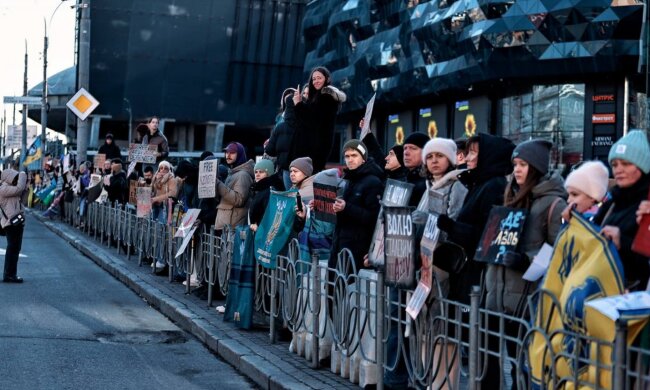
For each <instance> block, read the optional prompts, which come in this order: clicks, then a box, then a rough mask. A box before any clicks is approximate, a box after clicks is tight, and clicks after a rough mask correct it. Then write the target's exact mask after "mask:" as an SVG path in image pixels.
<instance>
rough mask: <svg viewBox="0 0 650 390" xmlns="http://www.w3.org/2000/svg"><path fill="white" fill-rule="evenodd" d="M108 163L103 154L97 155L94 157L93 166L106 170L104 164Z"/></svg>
mask: <svg viewBox="0 0 650 390" xmlns="http://www.w3.org/2000/svg"><path fill="white" fill-rule="evenodd" d="M105 161H106V155H105V154H103V153H97V154H96V155H95V157H93V166H94V167H96V168H99V169H104V162H105Z"/></svg>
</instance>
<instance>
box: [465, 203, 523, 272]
mask: <svg viewBox="0 0 650 390" xmlns="http://www.w3.org/2000/svg"><path fill="white" fill-rule="evenodd" d="M527 215H528V210H525V209H515V208H511V207H504V206H495V207H493V208H492V210H491V211H490V215H489V216H488V220H487V224H486V225H485V229H484V230H483V235H482V236H481V241H479V244H478V248H477V249H476V254H475V255H474V260H476V261H480V262H484V263H490V264H503V256H504V255H505V253H506V252H515V251H516V250H517V245H518V244H519V241H520V239H521V233H522V232H523V230H524V223H525V222H526V217H527Z"/></svg>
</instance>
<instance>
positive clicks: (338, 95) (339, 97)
mask: <svg viewBox="0 0 650 390" xmlns="http://www.w3.org/2000/svg"><path fill="white" fill-rule="evenodd" d="M322 93H326V94H328V95H331V96H332V97H333V98H334V100H336V101H337V102H339V103H344V102H345V100H346V99H347V96H346V95H345V93H344V92H342V91H341V90H339V89H338V88H336V87H334V86H332V85H328V86H326V87H323V90H322Z"/></svg>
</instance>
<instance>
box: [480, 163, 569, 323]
mask: <svg viewBox="0 0 650 390" xmlns="http://www.w3.org/2000/svg"><path fill="white" fill-rule="evenodd" d="M479 156H480V151H479ZM479 159H480V157H479ZM566 198H567V193H566V191H565V189H564V181H563V180H562V178H561V177H559V176H557V175H553V176H548V175H547V176H546V177H544V178H543V179H542V180H541V181H540V182H539V183H538V184H537V185H536V186H535V187H533V189H532V199H531V200H532V202H531V204H530V209H529V213H528V217H527V218H526V222H525V223H524V229H523V231H522V236H521V240H520V241H519V246H518V251H519V252H520V253H522V254H523V255H525V266H526V267H525V268H524V269H523V270H519V269H513V268H507V267H505V266H503V265H496V264H489V265H488V266H487V271H486V273H485V287H486V290H487V297H486V305H487V309H488V310H495V311H499V312H501V313H506V314H511V315H519V314H521V310H523V307H524V306H525V304H526V298H527V296H528V295H529V294H531V293H532V292H533V290H534V289H535V287H534V286H533V285H532V284H531V283H530V282H527V281H525V280H524V279H523V276H524V271H525V269H526V268H527V266H528V265H530V262H531V261H532V259H533V258H534V257H535V256H536V255H537V252H539V250H540V248H541V247H542V245H544V243H547V244H549V245H551V246H553V244H554V243H555V239H556V238H557V235H558V233H559V232H560V229H561V228H562V210H564V209H565V208H566V206H567V203H566ZM558 199H559V200H558ZM554 203H555V205H554V206H553V204H554ZM551 207H553V209H552V210H551ZM549 221H550V224H549Z"/></svg>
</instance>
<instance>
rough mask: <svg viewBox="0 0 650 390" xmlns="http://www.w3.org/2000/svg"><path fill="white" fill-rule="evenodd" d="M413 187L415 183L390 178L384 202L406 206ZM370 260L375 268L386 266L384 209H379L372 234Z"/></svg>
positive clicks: (387, 204)
mask: <svg viewBox="0 0 650 390" xmlns="http://www.w3.org/2000/svg"><path fill="white" fill-rule="evenodd" d="M413 187H414V185H413V184H410V183H406V182H401V181H397V180H393V179H388V180H387V181H386V187H385V188H384V195H383V196H382V204H383V205H384V206H406V205H407V204H408V202H409V200H410V199H411V194H412V193H413ZM382 207H383V206H382ZM368 261H369V262H370V264H371V265H372V266H373V267H375V268H383V267H384V218H383V212H382V210H379V218H378V219H377V224H375V231H374V232H373V234H372V241H371V242H370V249H369V250H368Z"/></svg>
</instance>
